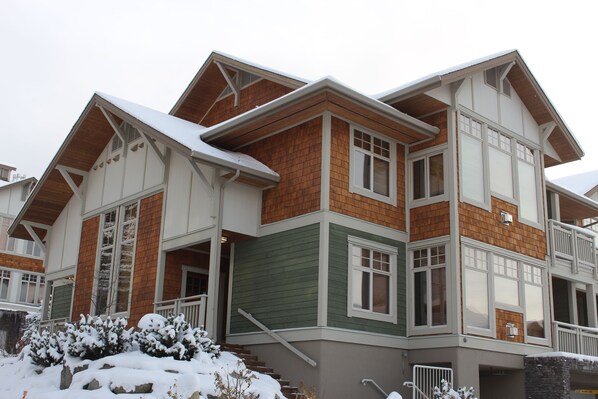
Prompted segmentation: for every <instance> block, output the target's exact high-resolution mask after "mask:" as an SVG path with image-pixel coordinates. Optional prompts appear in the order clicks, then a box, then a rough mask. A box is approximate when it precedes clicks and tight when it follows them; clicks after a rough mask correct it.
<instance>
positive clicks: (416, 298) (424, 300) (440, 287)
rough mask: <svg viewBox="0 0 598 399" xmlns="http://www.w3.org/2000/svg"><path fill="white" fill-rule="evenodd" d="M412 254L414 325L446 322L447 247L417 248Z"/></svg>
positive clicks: (443, 323) (444, 323) (434, 324)
mask: <svg viewBox="0 0 598 399" xmlns="http://www.w3.org/2000/svg"><path fill="white" fill-rule="evenodd" d="M412 256H413V259H412V273H413V325H414V326H415V327H419V326H443V325H446V323H447V304H446V253H445V246H444V245H440V246H436V247H431V248H424V249H419V250H415V251H413V255H412Z"/></svg>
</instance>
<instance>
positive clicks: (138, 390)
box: [112, 382, 154, 395]
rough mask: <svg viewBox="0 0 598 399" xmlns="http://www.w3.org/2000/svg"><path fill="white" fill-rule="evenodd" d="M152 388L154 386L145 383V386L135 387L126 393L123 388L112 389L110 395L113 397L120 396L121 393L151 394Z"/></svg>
mask: <svg viewBox="0 0 598 399" xmlns="http://www.w3.org/2000/svg"><path fill="white" fill-rule="evenodd" d="M153 387H154V384H153V383H151V382H148V383H145V384H141V385H135V388H134V389H133V390H132V391H127V390H126V389H125V388H123V387H114V388H113V389H112V393H113V394H115V395H118V394H121V393H129V394H130V393H133V394H136V393H152V392H153Z"/></svg>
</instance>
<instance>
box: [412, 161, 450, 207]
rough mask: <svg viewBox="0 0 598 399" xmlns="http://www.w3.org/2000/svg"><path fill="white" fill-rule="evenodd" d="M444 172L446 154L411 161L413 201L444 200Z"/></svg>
mask: <svg viewBox="0 0 598 399" xmlns="http://www.w3.org/2000/svg"><path fill="white" fill-rule="evenodd" d="M444 170H445V167H444V153H436V154H434V153H433V154H430V155H426V156H424V157H421V158H418V159H415V160H413V161H411V176H412V181H411V198H412V200H413V201H421V200H424V199H428V198H439V197H442V198H444V193H445V186H444V182H445V180H446V179H445V174H444Z"/></svg>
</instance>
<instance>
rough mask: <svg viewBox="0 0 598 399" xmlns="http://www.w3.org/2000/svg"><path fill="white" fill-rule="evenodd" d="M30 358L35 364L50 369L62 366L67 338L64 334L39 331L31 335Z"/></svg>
mask: <svg viewBox="0 0 598 399" xmlns="http://www.w3.org/2000/svg"><path fill="white" fill-rule="evenodd" d="M28 340H29V345H28V347H29V358H30V359H31V362H32V363H33V364H36V365H38V366H42V367H50V366H55V365H57V364H60V363H61V362H62V358H63V357H64V341H65V337H64V334H63V333H62V332H58V333H57V334H54V333H50V332H49V331H48V330H43V331H42V332H41V334H40V333H39V332H37V330H35V331H32V332H31V333H30V334H29V338H28Z"/></svg>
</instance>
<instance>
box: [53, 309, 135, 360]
mask: <svg viewBox="0 0 598 399" xmlns="http://www.w3.org/2000/svg"><path fill="white" fill-rule="evenodd" d="M126 326H127V320H126V319H124V318H120V317H117V318H116V319H115V320H114V321H112V320H111V319H106V320H102V319H101V318H100V317H98V316H90V315H88V316H87V317H85V316H83V315H81V320H79V322H77V323H67V324H66V332H65V335H66V345H67V353H68V354H69V355H71V356H76V357H79V358H81V359H90V360H96V359H100V358H102V357H105V356H111V355H116V354H118V353H123V352H126V351H127V350H128V349H129V347H130V345H131V331H132V330H133V329H132V328H131V329H129V330H126V329H125V327H126Z"/></svg>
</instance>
